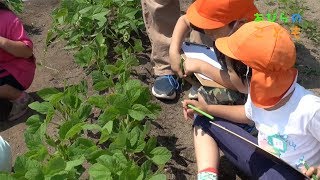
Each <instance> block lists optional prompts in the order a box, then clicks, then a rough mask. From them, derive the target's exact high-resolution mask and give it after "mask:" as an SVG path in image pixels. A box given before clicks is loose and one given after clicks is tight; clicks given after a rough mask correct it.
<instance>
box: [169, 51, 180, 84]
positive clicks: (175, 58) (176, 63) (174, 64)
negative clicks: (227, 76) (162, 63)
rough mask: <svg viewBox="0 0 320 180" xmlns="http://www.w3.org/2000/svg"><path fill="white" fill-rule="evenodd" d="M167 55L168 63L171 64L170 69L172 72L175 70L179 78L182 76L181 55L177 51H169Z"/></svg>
mask: <svg viewBox="0 0 320 180" xmlns="http://www.w3.org/2000/svg"><path fill="white" fill-rule="evenodd" d="M169 57H170V64H171V69H172V71H173V72H175V74H176V75H178V76H179V77H180V78H182V77H183V72H182V69H181V67H180V65H181V55H180V53H179V52H171V51H170V52H169Z"/></svg>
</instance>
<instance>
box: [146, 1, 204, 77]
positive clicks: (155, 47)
mask: <svg viewBox="0 0 320 180" xmlns="http://www.w3.org/2000/svg"><path fill="white" fill-rule="evenodd" d="M141 5H142V11H143V19H144V22H145V26H146V29H147V33H148V36H149V39H150V41H151V46H152V52H151V57H150V58H151V61H152V62H153V63H154V73H155V75H157V76H161V75H171V74H173V72H172V70H171V67H170V61H169V46H170V41H171V36H172V32H173V29H174V26H175V24H176V22H177V20H178V19H179V17H180V4H179V0H141ZM202 38H203V37H201V35H200V33H197V32H192V33H191V38H190V41H193V42H198V43H201V42H202V41H201V39H202Z"/></svg>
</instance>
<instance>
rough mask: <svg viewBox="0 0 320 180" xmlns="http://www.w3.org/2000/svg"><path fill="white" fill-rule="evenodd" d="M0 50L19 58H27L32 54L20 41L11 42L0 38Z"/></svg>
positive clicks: (30, 49)
mask: <svg viewBox="0 0 320 180" xmlns="http://www.w3.org/2000/svg"><path fill="white" fill-rule="evenodd" d="M0 48H1V49H3V50H5V51H6V52H8V53H10V54H12V55H14V56H16V57H21V58H29V57H31V56H32V54H33V50H32V48H30V47H28V46H26V45H25V44H24V43H23V42H21V41H12V40H10V39H7V38H4V37H1V36H0Z"/></svg>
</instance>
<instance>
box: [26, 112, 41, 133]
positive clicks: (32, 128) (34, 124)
mask: <svg viewBox="0 0 320 180" xmlns="http://www.w3.org/2000/svg"><path fill="white" fill-rule="evenodd" d="M41 124H42V122H41V120H40V116H39V115H33V116H31V117H29V118H28V120H27V122H26V125H27V126H28V131H29V132H30V133H35V132H37V131H38V129H39V128H40V126H41Z"/></svg>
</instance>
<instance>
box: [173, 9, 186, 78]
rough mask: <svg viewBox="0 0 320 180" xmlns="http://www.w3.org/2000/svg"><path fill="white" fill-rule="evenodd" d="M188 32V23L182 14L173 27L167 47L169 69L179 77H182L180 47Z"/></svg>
mask: <svg viewBox="0 0 320 180" xmlns="http://www.w3.org/2000/svg"><path fill="white" fill-rule="evenodd" d="M189 32H190V23H189V21H188V20H187V19H186V17H185V15H183V16H181V17H180V18H179V19H178V21H177V23H176V26H175V27H174V30H173V33H172V38H171V44H170V49H169V58H170V64H171V69H172V70H173V71H174V72H175V73H176V74H177V75H179V76H180V77H183V73H182V70H181V68H180V49H181V45H182V43H183V41H184V39H185V38H186V36H187V34H188V33H189Z"/></svg>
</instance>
